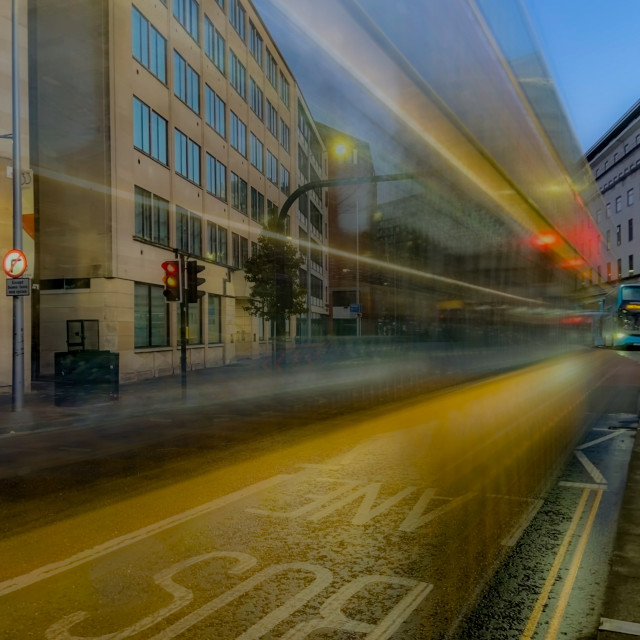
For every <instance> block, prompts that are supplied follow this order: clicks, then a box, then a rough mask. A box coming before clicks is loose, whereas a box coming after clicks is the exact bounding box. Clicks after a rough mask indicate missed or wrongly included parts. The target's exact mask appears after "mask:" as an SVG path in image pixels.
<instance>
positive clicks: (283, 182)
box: [280, 165, 291, 196]
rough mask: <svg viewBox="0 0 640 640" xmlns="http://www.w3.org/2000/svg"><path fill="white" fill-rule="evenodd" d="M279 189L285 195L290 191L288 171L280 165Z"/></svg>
mask: <svg viewBox="0 0 640 640" xmlns="http://www.w3.org/2000/svg"><path fill="white" fill-rule="evenodd" d="M280 191H282V193H284V194H285V195H287V196H288V195H289V192H290V191H291V178H290V175H289V171H288V170H287V169H285V168H284V167H283V166H282V165H280Z"/></svg>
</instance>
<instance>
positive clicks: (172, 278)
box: [162, 260, 182, 302]
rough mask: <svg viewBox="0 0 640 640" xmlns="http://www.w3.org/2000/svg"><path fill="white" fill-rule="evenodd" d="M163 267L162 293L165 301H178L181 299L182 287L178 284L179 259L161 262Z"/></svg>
mask: <svg viewBox="0 0 640 640" xmlns="http://www.w3.org/2000/svg"><path fill="white" fill-rule="evenodd" d="M162 268H163V269H164V276H163V277H162V282H164V291H163V292H162V295H163V296H164V297H165V299H166V301H167V302H180V301H181V300H182V295H181V294H182V287H181V286H180V261H179V260H167V261H165V262H163V263H162Z"/></svg>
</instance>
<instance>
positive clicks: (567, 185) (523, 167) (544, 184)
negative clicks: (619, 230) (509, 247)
mask: <svg viewBox="0 0 640 640" xmlns="http://www.w3.org/2000/svg"><path fill="white" fill-rule="evenodd" d="M277 4H279V5H280V6H281V7H283V8H284V7H285V6H286V10H287V13H288V14H289V15H290V16H293V17H294V19H295V20H296V22H297V24H298V25H299V26H300V28H302V29H303V30H304V31H305V32H306V33H308V34H311V36H312V37H315V39H316V42H317V43H318V44H319V45H320V46H321V47H322V48H323V50H324V51H325V52H326V53H327V54H329V55H331V56H333V57H334V59H335V60H336V61H337V62H338V63H339V64H340V65H341V66H342V67H343V68H344V69H345V70H347V71H348V73H350V74H351V75H352V76H353V77H354V78H355V79H356V80H357V81H358V82H359V83H360V84H362V85H363V86H364V87H366V88H367V90H368V91H369V92H370V93H371V94H372V95H373V96H375V97H376V98H377V99H378V100H380V102H382V103H383V104H384V105H385V106H386V107H387V108H388V109H389V110H390V111H391V112H392V113H394V114H395V115H396V116H398V117H399V118H401V119H402V121H403V122H404V124H405V125H406V126H408V127H410V128H411V130H412V131H413V133H414V134H415V135H418V136H419V137H420V139H421V140H423V141H424V142H425V143H427V145H429V146H430V147H431V148H432V149H434V150H435V151H436V152H437V153H438V154H439V155H440V156H441V157H442V158H444V159H445V161H446V163H448V164H449V165H450V167H449V168H454V169H455V170H456V171H457V172H458V173H459V174H460V175H461V176H463V177H464V179H465V180H467V181H470V182H471V183H473V184H474V185H475V186H476V187H479V188H480V190H481V191H482V192H483V193H484V194H485V195H488V196H489V197H490V198H491V199H492V200H493V201H494V203H495V204H496V205H497V206H498V207H499V211H497V212H496V213H497V214H498V215H502V216H506V217H508V218H511V219H512V220H515V221H517V223H518V224H519V225H522V227H523V228H525V229H527V230H528V231H529V232H531V233H539V232H542V231H544V230H546V229H548V228H549V227H550V226H553V227H556V228H557V229H558V230H559V232H560V234H561V236H562V238H563V242H560V243H558V245H557V246H555V247H554V248H553V251H554V252H556V253H557V254H558V255H559V256H561V257H563V258H565V259H568V258H571V257H574V256H575V255H576V253H577V252H578V251H579V250H580V249H579V247H578V246H577V243H578V242H579V241H580V243H582V240H584V238H583V237H582V235H588V236H590V237H591V236H594V234H595V235H597V232H596V230H595V226H594V225H593V221H590V220H588V222H587V223H586V226H587V229H586V230H585V228H583V227H582V226H580V234H582V235H576V234H577V231H576V225H575V217H574V216H575V214H578V215H583V214H584V213H585V212H586V211H585V208H584V204H583V200H584V199H585V198H582V197H581V193H579V194H576V193H575V190H574V189H575V187H574V182H573V180H572V179H571V176H569V177H567V170H568V169H567V168H563V167H562V166H559V165H558V157H559V156H558V154H557V153H556V152H555V150H554V149H553V147H552V146H551V145H550V143H549V140H548V137H547V135H541V134H542V132H543V125H544V124H545V123H543V122H541V121H540V120H538V119H537V118H536V114H537V112H538V110H539V108H537V109H534V108H533V107H532V106H531V105H530V104H529V103H527V102H526V95H525V93H524V92H523V91H521V90H520V89H519V88H517V87H518V85H514V78H515V75H514V74H513V73H507V72H506V69H507V68H508V67H506V63H504V61H503V60H500V59H496V56H497V52H496V50H495V47H496V46H497V45H496V42H497V39H496V40H494V39H493V38H491V39H488V34H489V32H488V31H487V30H486V27H485V30H484V31H483V29H482V28H480V25H479V24H478V13H477V10H476V12H474V11H473V10H472V9H471V8H470V7H469V5H468V4H467V2H466V1H464V0H454V1H453V2H449V3H446V4H443V3H425V6H424V11H425V14H426V15H424V16H423V17H422V19H421V20H420V21H417V22H419V25H418V24H416V25H410V26H409V27H408V28H410V29H412V28H413V29H417V28H418V26H419V28H420V29H424V33H422V36H421V38H420V40H419V41H420V43H421V45H423V44H424V46H428V47H430V48H431V47H435V46H436V44H434V42H435V43H437V45H438V46H439V47H440V49H439V51H438V55H437V56H436V55H433V56H430V55H428V54H429V51H427V52H424V54H423V56H419V55H416V57H415V58H408V57H407V56H406V55H405V53H404V51H401V50H400V47H401V46H402V45H401V43H400V42H399V41H398V40H392V39H391V38H390V36H389V35H388V34H387V33H385V32H384V29H386V28H387V25H386V24H385V25H384V26H383V25H382V24H381V21H380V19H379V18H380V16H378V15H377V14H376V12H375V11H371V10H369V9H368V10H369V11H370V12H371V13H372V14H374V15H375V17H376V18H378V19H377V20H376V22H375V23H374V21H373V20H374V18H373V17H372V18H371V19H370V18H369V15H368V13H366V12H365V10H364V9H363V8H362V7H360V5H359V4H358V3H357V2H354V1H350V0H344V1H343V2H340V1H339V0H333V1H329V2H324V3H322V5H318V4H317V3H313V2H305V1H302V2H296V3H284V2H279V3H277ZM354 16H355V19H354ZM389 28H392V27H389ZM403 28H405V26H404V25H403ZM430 41H434V42H431V43H430ZM429 43H430V44H429ZM448 58H450V59H452V60H453V62H451V61H448V60H447V59H448ZM436 61H437V67H438V68H437V69H436V68H435V66H436V64H435V63H436ZM510 62H511V64H516V63H520V64H525V63H526V64H529V62H528V60H524V61H523V60H520V61H510ZM429 65H431V67H430V66H429ZM448 71H450V72H451V73H450V74H449V75H448V74H447V72H448ZM462 84H464V88H463V87H462ZM572 169H575V165H572ZM589 195H590V194H589Z"/></svg>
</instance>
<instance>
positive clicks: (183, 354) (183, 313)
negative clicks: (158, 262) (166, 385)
mask: <svg viewBox="0 0 640 640" xmlns="http://www.w3.org/2000/svg"><path fill="white" fill-rule="evenodd" d="M186 277H187V273H186V263H185V259H184V255H183V254H180V283H181V286H182V295H181V296H180V387H181V389H182V399H183V400H184V399H185V398H186V394H187V296H186V291H185V289H186V287H185V284H186Z"/></svg>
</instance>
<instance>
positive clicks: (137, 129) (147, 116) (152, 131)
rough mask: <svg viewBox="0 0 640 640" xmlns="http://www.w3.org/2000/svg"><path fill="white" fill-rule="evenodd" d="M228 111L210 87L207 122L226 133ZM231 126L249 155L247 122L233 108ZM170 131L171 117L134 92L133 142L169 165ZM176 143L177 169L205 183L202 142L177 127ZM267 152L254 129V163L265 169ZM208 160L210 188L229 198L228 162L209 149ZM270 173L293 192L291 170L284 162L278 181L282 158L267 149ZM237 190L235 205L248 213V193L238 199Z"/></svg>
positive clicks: (283, 188)
mask: <svg viewBox="0 0 640 640" xmlns="http://www.w3.org/2000/svg"><path fill="white" fill-rule="evenodd" d="M224 114H225V104H224V102H222V101H221V100H220V99H219V98H218V97H217V96H216V94H215V93H213V91H212V90H210V89H209V90H208V92H207V122H208V124H211V125H212V126H213V127H214V128H215V129H216V130H217V131H218V132H219V133H221V134H222V135H223V134H224ZM229 129H230V131H229V140H230V143H231V146H232V147H233V148H234V149H236V150H237V151H238V152H239V153H240V154H241V155H243V156H244V157H246V156H247V126H246V125H245V123H244V122H242V120H240V118H238V116H237V115H236V114H235V113H234V112H233V111H230V112H229ZM167 133H168V123H167V120H166V119H165V118H163V117H162V116H160V115H159V114H157V113H156V112H155V111H153V110H152V109H151V108H150V107H149V106H148V105H146V104H145V103H144V102H142V101H141V100H140V99H139V98H136V97H135V96H134V98H133V146H134V147H135V148H136V149H138V150H139V151H142V152H143V153H146V154H147V155H149V156H151V157H152V158H153V159H154V160H157V161H158V162H160V163H162V164H163V165H165V166H169V158H168V144H167ZM173 144H174V164H175V171H176V173H177V174H178V175H180V176H182V177H183V178H186V179H187V180H189V181H191V182H193V183H194V184H196V185H198V186H201V185H202V177H201V157H202V155H201V154H202V149H201V147H200V145H199V144H198V143H197V142H195V141H194V140H192V139H191V138H189V137H188V136H187V135H186V134H184V133H183V132H182V131H180V130H179V129H174V138H173ZM264 153H265V152H264V145H263V143H262V141H261V140H259V138H257V137H256V136H255V134H253V133H251V155H250V159H251V164H252V165H253V166H254V167H255V168H256V169H258V170H259V171H261V172H262V171H263V170H264V164H263V160H264ZM205 162H206V167H205V188H206V190H207V191H208V192H209V193H211V194H213V195H215V196H217V197H218V198H220V199H222V200H226V166H225V165H224V164H223V163H221V162H220V161H219V160H217V159H216V158H214V157H213V156H212V155H210V154H209V153H208V152H205ZM266 176H267V179H268V180H269V181H271V182H272V183H273V184H274V185H276V186H279V187H280V189H281V191H282V192H283V193H284V194H285V195H288V194H289V193H290V190H291V178H290V174H289V171H288V169H287V168H286V167H285V166H284V165H280V167H279V178H280V180H279V181H278V159H277V157H276V156H275V155H274V154H273V153H271V151H269V150H267V151H266ZM243 182H244V181H243ZM245 184H246V182H245ZM234 193H235V192H233V191H232V206H234V207H235V208H237V209H239V210H240V211H242V212H243V213H246V197H245V198H244V199H241V198H237V199H236V198H234V197H233V195H234ZM240 203H243V206H240Z"/></svg>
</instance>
